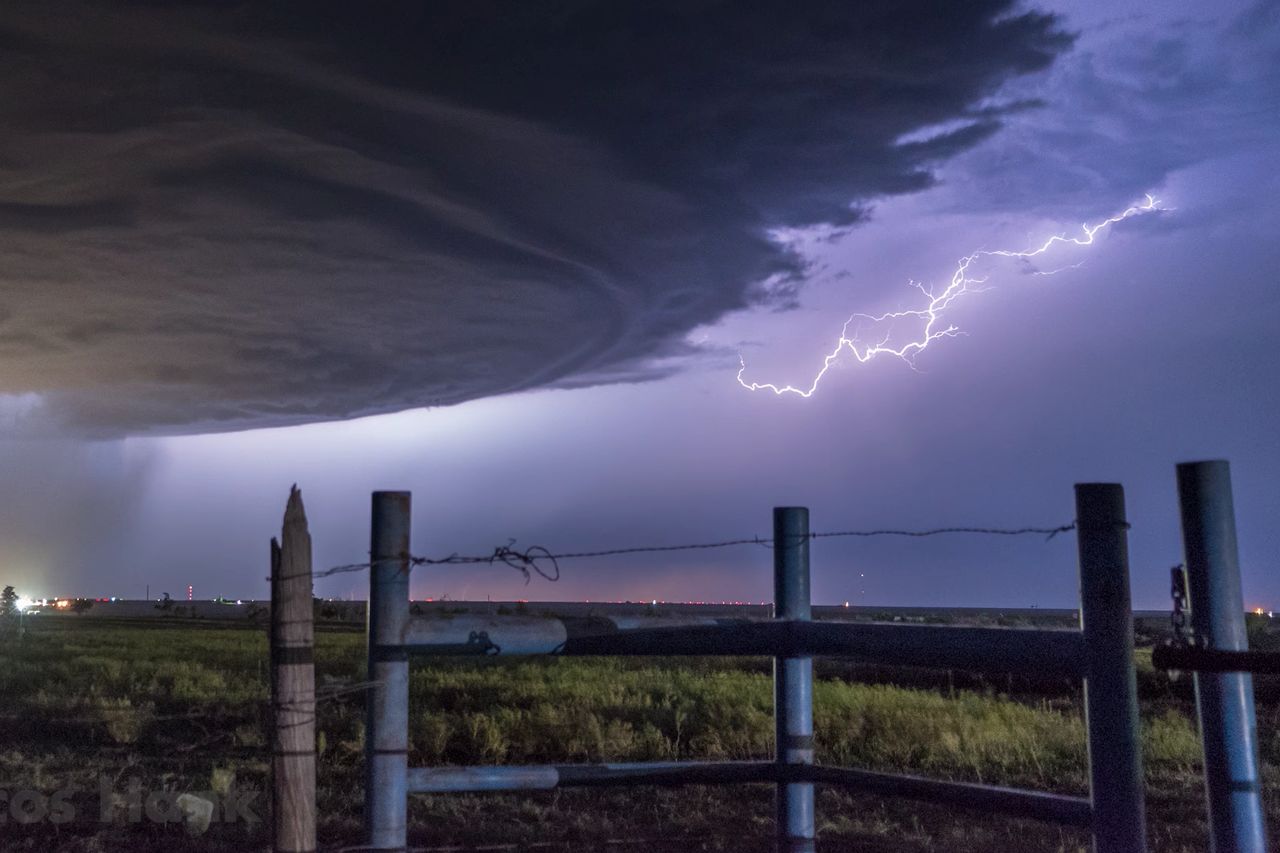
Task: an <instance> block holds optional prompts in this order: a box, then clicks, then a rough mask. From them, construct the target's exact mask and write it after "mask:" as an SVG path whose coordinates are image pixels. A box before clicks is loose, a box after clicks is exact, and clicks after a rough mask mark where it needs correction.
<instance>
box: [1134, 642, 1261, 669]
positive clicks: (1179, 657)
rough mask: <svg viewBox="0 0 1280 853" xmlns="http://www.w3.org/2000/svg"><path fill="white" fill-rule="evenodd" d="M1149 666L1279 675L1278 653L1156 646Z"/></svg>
mask: <svg viewBox="0 0 1280 853" xmlns="http://www.w3.org/2000/svg"><path fill="white" fill-rule="evenodd" d="M1151 665H1152V666H1154V667H1155V668H1156V669H1166V670H1167V669H1176V670H1182V671H1186V672H1253V673H1257V674H1259V675H1280V653H1278V652H1254V651H1244V650H1235V649H1208V648H1204V647H1202V646H1156V648H1155V649H1153V650H1152V652H1151Z"/></svg>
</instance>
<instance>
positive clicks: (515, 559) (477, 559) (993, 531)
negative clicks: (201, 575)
mask: <svg viewBox="0 0 1280 853" xmlns="http://www.w3.org/2000/svg"><path fill="white" fill-rule="evenodd" d="M1075 529H1076V523H1075V522H1074V521H1072V522H1069V523H1067V524H1059V525H1058V526H1056V527H935V528H932V529H929V530H893V529H872V530H835V531H827V532H810V533H808V534H807V535H806V538H808V539H837V538H851V537H856V538H871V537H878V536H900V537H907V538H913V539H919V538H924V537H929V536H946V535H952V534H972V535H979V536H1028V535H1036V536H1044V537H1045V541H1049V540H1051V539H1053V538H1054V537H1055V536H1057V535H1058V534H1059V533H1067V532H1068V531H1071V530H1075ZM515 542H516V540H514V539H510V540H508V541H507V544H506V545H499V546H498V547H496V548H494V549H493V552H492V553H490V554H479V555H464V554H456V553H455V554H450V555H449V556H447V557H419V556H413V555H407V556H403V557H388V558H385V559H383V560H373V561H369V562H364V563H345V564H343V565H339V566H331V567H330V568H327V569H322V570H320V571H318V572H313V573H312V574H311V577H312V578H317V579H318V578H327V577H331V576H332V575H339V574H344V573H347V572H360V571H364V570H365V569H370V568H373V567H374V566H376V565H380V564H382V563H403V562H406V561H407V562H408V564H409V565H410V566H467V565H479V564H485V565H490V566H492V565H494V564H497V563H501V564H503V565H505V566H509V567H511V568H513V569H515V570H516V571H518V572H521V573H522V574H523V575H524V579H525V583H528V582H529V581H530V580H531V579H532V577H533V575H535V574H536V575H538V576H540V577H542V578H544V579H546V580H548V581H551V582H555V581H558V580H559V579H560V561H562V560H581V559H589V558H592V559H593V558H603V557H618V556H623V555H627V554H663V553H670V552H673V551H705V550H710V549H713V548H730V547H734V546H738V545H758V546H760V547H763V548H772V547H773V537H762V536H752V537H749V538H742V539H725V540H722V541H720V542H695V543H686V544H681V545H636V546H631V547H626V548H606V549H602V550H598V551H566V552H561V553H553V552H551V551H550V550H548V549H547V548H545V547H543V546H542V545H533V546H530V547H528V548H524V549H520V548H516V547H515ZM290 577H294V576H286V577H284V578H281V580H288V579H289V578H290Z"/></svg>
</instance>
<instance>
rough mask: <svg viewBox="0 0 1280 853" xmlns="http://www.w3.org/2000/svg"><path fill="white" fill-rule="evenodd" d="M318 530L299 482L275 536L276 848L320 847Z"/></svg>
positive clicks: (294, 852)
mask: <svg viewBox="0 0 1280 853" xmlns="http://www.w3.org/2000/svg"><path fill="white" fill-rule="evenodd" d="M313 648H314V635H313V629H312V592H311V534H309V533H308V532H307V515H306V512H305V510H304V509H303V507H302V493H301V492H300V491H298V487H297V486H294V487H293V488H292V489H290V491H289V503H288V506H287V507H286V508H285V511H284V527H283V529H282V530H281V534H280V542H279V543H277V542H276V540H275V539H272V540H271V707H272V710H273V712H274V718H275V733H274V734H275V737H274V741H275V743H274V754H273V755H272V759H271V783H272V789H271V803H272V816H273V821H274V823H275V838H274V841H273V843H274V849H275V850H276V853H314V851H315V849H316V692H315V677H316V676H315V663H314V657H313V655H314V653H313Z"/></svg>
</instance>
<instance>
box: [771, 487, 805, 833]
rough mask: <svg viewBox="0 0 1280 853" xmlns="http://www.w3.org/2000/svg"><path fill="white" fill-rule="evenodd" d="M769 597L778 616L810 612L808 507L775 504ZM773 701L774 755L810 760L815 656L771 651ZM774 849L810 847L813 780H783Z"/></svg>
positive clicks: (786, 761) (792, 761)
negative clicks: (785, 654) (782, 654)
mask: <svg viewBox="0 0 1280 853" xmlns="http://www.w3.org/2000/svg"><path fill="white" fill-rule="evenodd" d="M773 548H774V551H773V600H774V615H775V617H776V618H778V619H799V620H807V619H809V618H810V601H809V510H808V509H807V508H805V507H775V508H774V510H773ZM773 707H774V729H775V737H776V742H775V743H776V747H775V749H776V753H777V760H778V762H779V763H780V764H813V658H811V657H775V658H774V660H773ZM777 822H778V849H779V850H780V851H784V853H812V851H813V849H814V846H813V837H814V813H813V783H811V782H786V783H783V784H781V785H779V786H778V793H777Z"/></svg>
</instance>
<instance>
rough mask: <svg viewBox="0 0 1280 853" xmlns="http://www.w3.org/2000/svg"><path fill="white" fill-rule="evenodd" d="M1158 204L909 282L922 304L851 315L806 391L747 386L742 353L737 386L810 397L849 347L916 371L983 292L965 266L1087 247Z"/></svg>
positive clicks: (865, 357) (863, 356)
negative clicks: (930, 283) (878, 330)
mask: <svg viewBox="0 0 1280 853" xmlns="http://www.w3.org/2000/svg"><path fill="white" fill-rule="evenodd" d="M1166 209H1167V208H1163V207H1161V206H1160V202H1159V201H1158V200H1157V199H1155V198H1154V197H1152V196H1151V195H1147V196H1146V200H1145V201H1144V202H1142V203H1141V204H1135V205H1133V206H1132V207H1129V208H1127V209H1126V210H1124V211H1122V212H1121V213H1118V214H1116V215H1115V216H1112V217H1110V218H1108V219H1104V220H1102V221H1101V222H1098V223H1095V224H1092V225H1090V224H1089V223H1087V222H1086V223H1085V224H1084V225H1082V226H1081V233H1080V234H1078V235H1076V236H1074V237H1069V236H1065V235H1055V236H1053V237H1050V238H1049V239H1047V240H1045V241H1044V242H1043V243H1041V244H1040V245H1039V246H1036V247H1034V248H1031V249H1024V250H1022V251H1013V250H1010V249H995V250H979V251H976V252H974V253H973V254H971V255H966V256H965V257H963V258H961V259H960V260H959V261H958V262H957V264H956V269H955V272H954V273H952V275H951V280H950V282H949V283H948V284H947V286H946V287H945V288H944V289H943V290H941V291H935V290H934V289H933V288H931V287H926V286H925V285H923V284H921V283H920V282H917V281H912V282H910V285H911V286H912V287H914V288H916V289H917V290H919V291H920V293H921V294H923V296H924V305H923V307H920V308H913V309H909V310H904V311H889V312H886V313H884V314H853V315H851V316H850V317H849V319H847V320H845V322H844V326H843V327H842V328H841V329H840V340H839V341H837V342H836V345H835V347H834V348H833V349H832V350H831V352H830V353H828V354H827V356H826V358H824V359H823V361H822V368H821V369H820V370H819V371H818V372H817V374H816V375H815V376H814V377H813V381H812V382H811V383H810V384H809V387H808V388H799V387H796V386H794V385H774V384H773V383H771V382H747V381H746V380H745V379H743V378H742V377H743V374H744V373H746V371H747V363H746V361H745V360H744V359H743V358H742V356H741V355H739V356H738V362H739V364H740V365H741V367H740V368H739V370H738V384H739V385H741V386H742V387H743V388H746V389H747V390H748V391H772V392H773V393H774V394H776V395H778V396H782V395H783V394H795V395H797V396H799V397H806V398H807V397H811V396H813V394H814V392H815V391H817V390H818V383H820V382H821V381H822V377H824V376H826V375H827V371H828V370H830V369H831V367H832V365H834V364H835V363H836V362H837V361H839V360H840V357H841V355H842V354H843V353H844V350H846V349H848V350H849V352H850V353H852V354H853V357H854V358H855V359H857V360H858V362H859V363H861V364H866V363H867V362H869V361H871V360H872V359H873V358H876V357H878V356H882V355H887V356H894V357H896V358H900V359H902V360H903V361H905V362H906V363H907V364H908V365H909V366H910V367H912V368H913V369H914V368H915V360H916V357H917V356H918V355H919V354H920V353H921V352H923V351H924V350H925V349H927V348H928V346H929V344H931V343H933V342H934V341H936V340H939V339H941V338H953V337H955V336H956V335H959V334H961V332H960V329H959V328H958V327H957V326H956V325H955V324H954V323H944V322H943V315H944V314H945V313H946V311H947V309H948V308H949V307H950V306H951V305H952V303H954V302H955V301H956V300H957V299H959V298H960V297H962V296H965V295H966V294H970V293H981V292H982V291H983V290H984V289H985V288H984V287H983V285H984V284H985V283H986V281H987V277H986V276H979V275H974V274H971V272H970V268H971V267H972V266H973V264H974V262H976V261H978V260H980V259H982V258H1019V259H1027V258H1035V257H1038V256H1040V255H1044V254H1046V253H1047V252H1049V251H1050V250H1051V249H1053V248H1054V247H1055V246H1057V245H1059V244H1062V243H1070V244H1072V245H1075V246H1089V245H1092V244H1093V241H1094V238H1095V237H1096V236H1097V234H1098V232H1099V231H1102V230H1103V229H1104V228H1107V227H1109V226H1111V225H1114V224H1116V223H1117V222H1121V221H1123V220H1125V219H1129V218H1130V217H1133V216H1138V215H1141V214H1143V213H1149V212H1151V211H1155V210H1166ZM1083 263H1084V261H1080V262H1079V263H1075V264H1068V265H1065V266H1063V267H1060V268H1058V269H1054V270H1049V271H1047V272H1042V271H1035V273H1034V274H1036V275H1054V274H1056V273H1059V272H1062V271H1063V270H1066V269H1073V268H1075V267H1079V266H1080V265H1081V264H1083ZM903 319H915V320H919V321H921V322H922V323H923V325H922V327H921V330H920V333H919V334H918V335H917V336H916V337H915V338H913V339H912V340H910V341H908V342H906V343H904V344H901V345H897V346H891V345H890V344H889V340H890V337H891V333H892V330H890V332H886V333H885V334H884V336H883V337H881V338H880V340H879V342H878V343H863V342H862V341H860V340H859V337H858V331H857V329H858V328H859V327H860V326H861V324H863V323H866V324H869V325H871V326H873V327H874V326H876V325H877V324H880V323H886V322H888V323H892V322H893V321H895V320H903ZM855 321H857V324H856V325H855V326H854V327H855V332H854V335H853V337H849V326H850V325H851V324H854V323H855Z"/></svg>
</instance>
